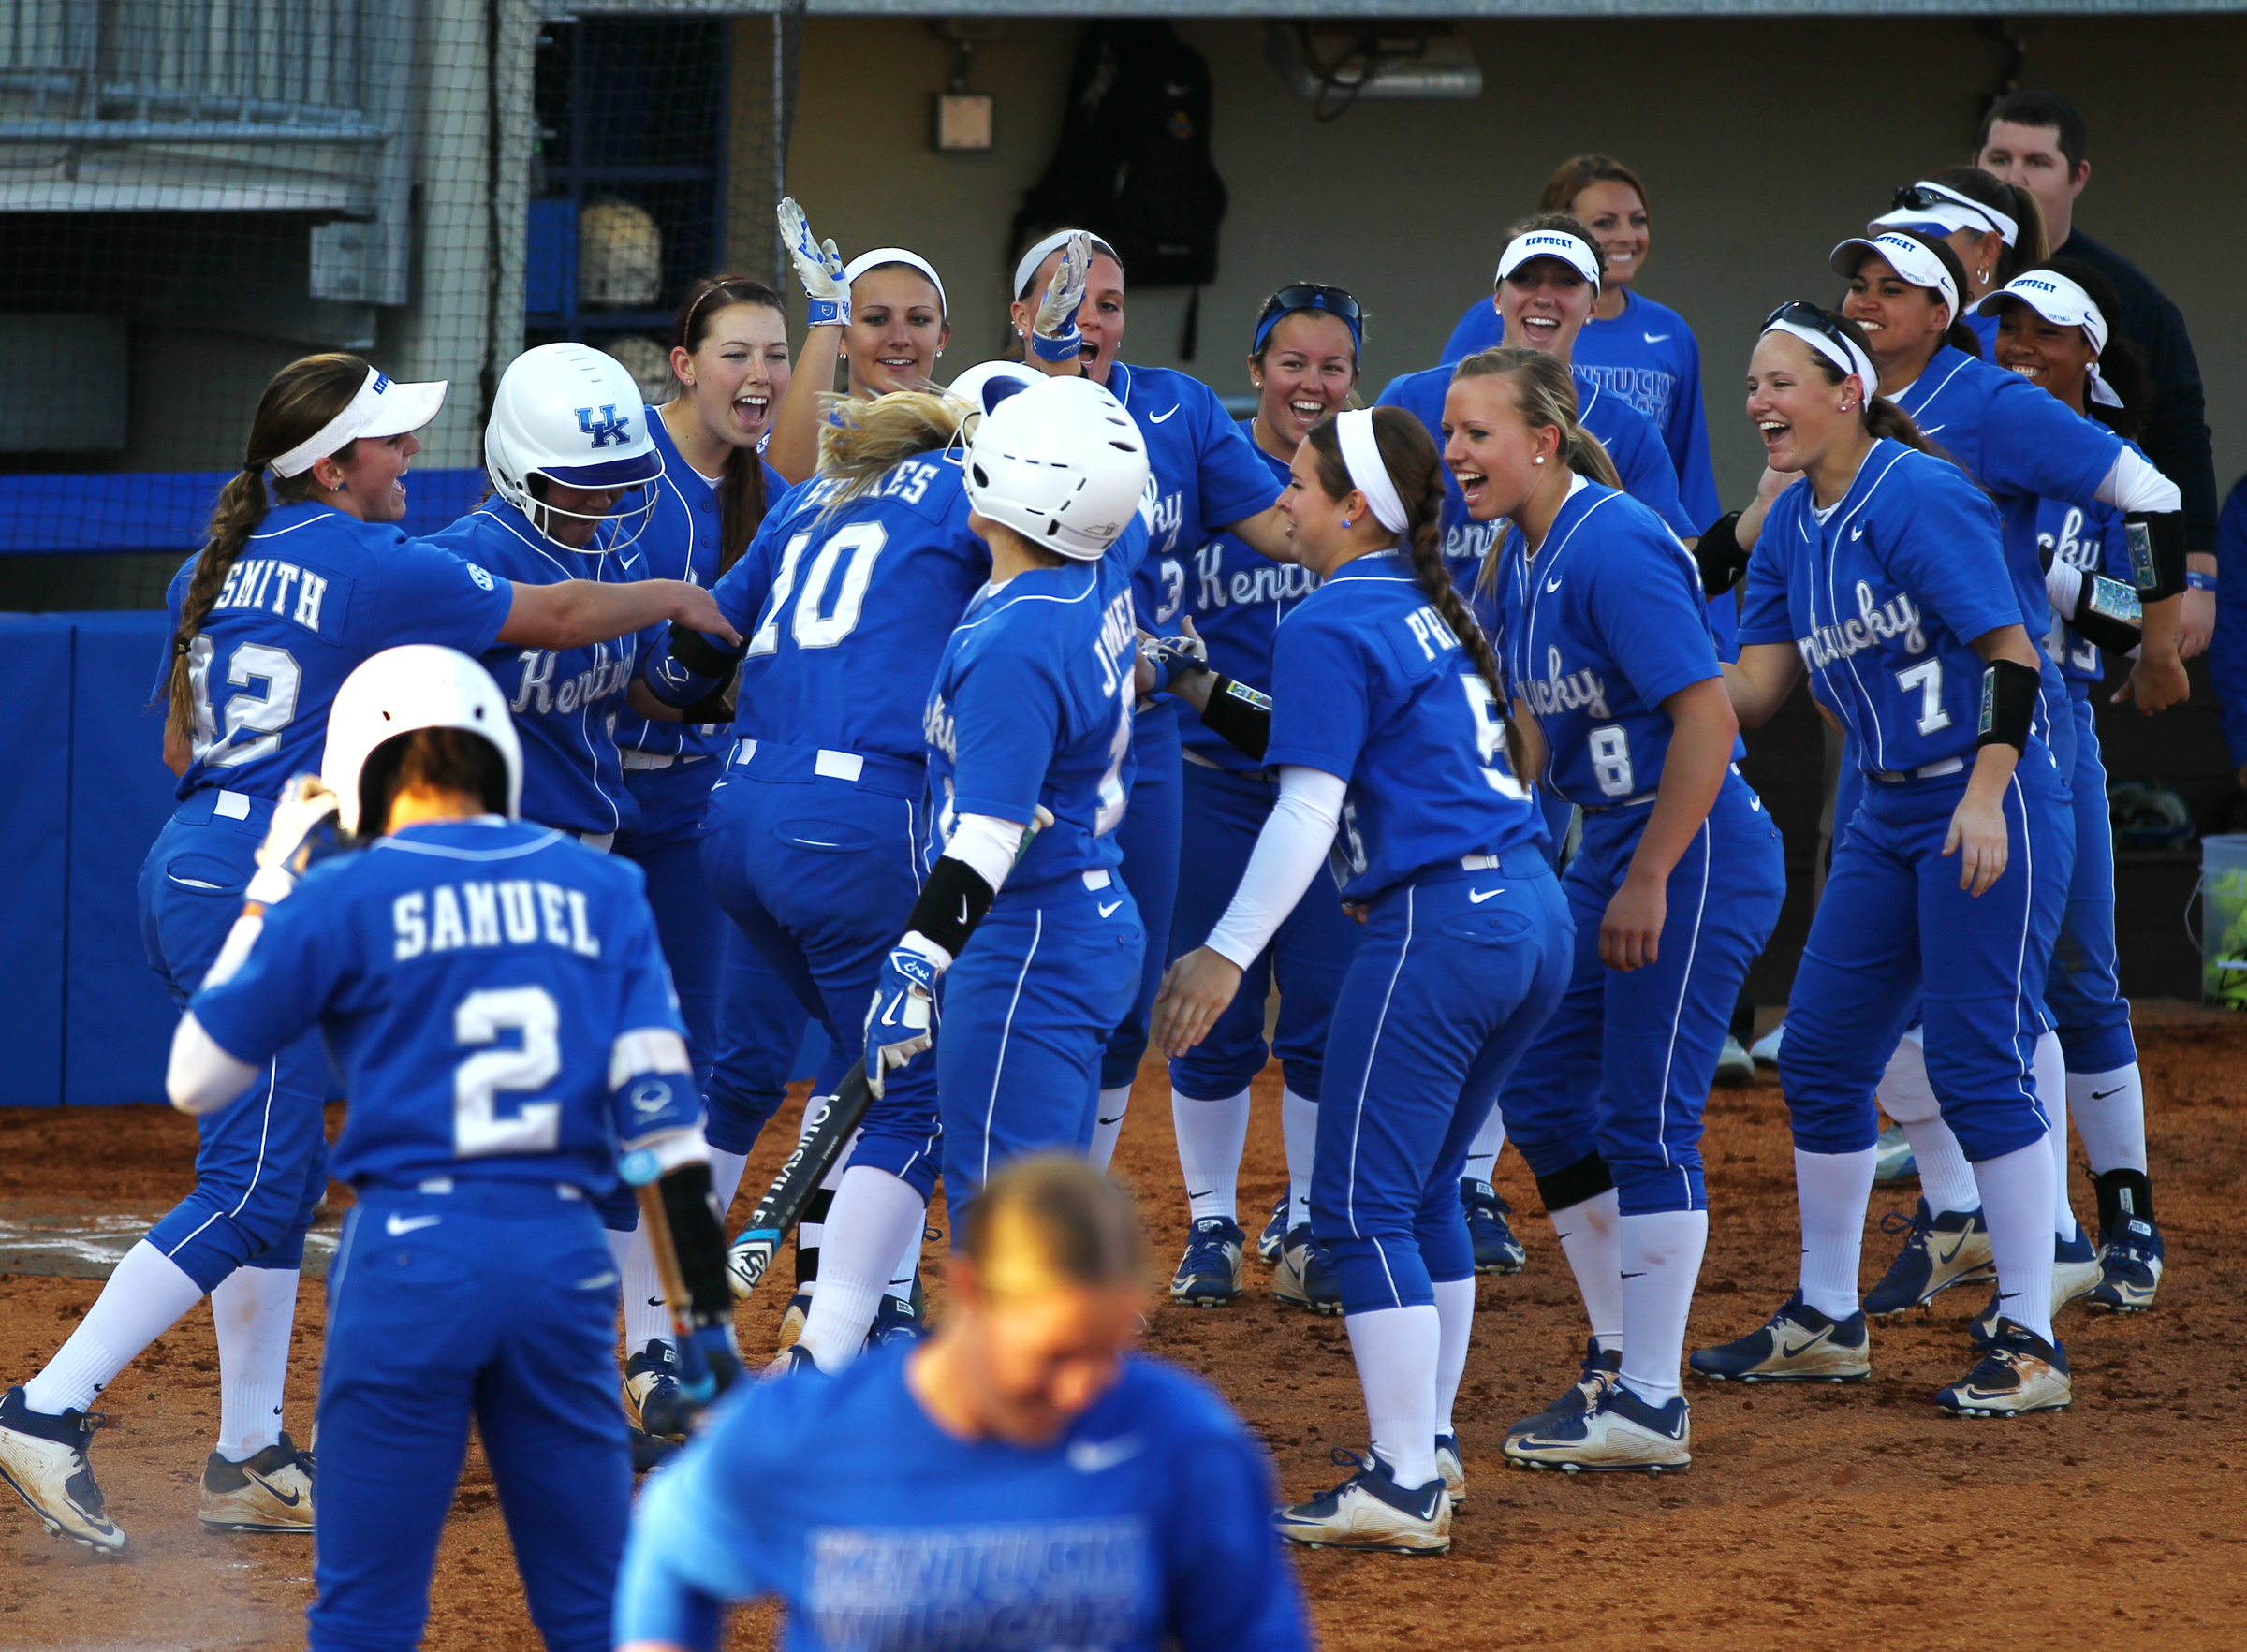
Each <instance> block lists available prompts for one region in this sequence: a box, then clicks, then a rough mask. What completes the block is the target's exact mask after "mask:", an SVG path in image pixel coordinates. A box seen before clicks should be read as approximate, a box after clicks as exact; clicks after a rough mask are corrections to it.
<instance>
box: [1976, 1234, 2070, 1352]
mask: <svg viewBox="0 0 2247 1652" xmlns="http://www.w3.org/2000/svg"><path fill="white" fill-rule="evenodd" d="M2100 1278H2101V1263H2100V1259H2099V1253H2098V1251H2097V1250H2094V1249H2093V1247H2092V1243H2091V1236H2090V1235H2088V1234H2086V1233H2085V1232H2084V1231H2083V1224H2082V1223H2080V1222H2078V1223H2077V1224H2076V1236H2075V1237H2074V1238H2072V1239H2055V1240H2054V1241H2053V1243H2052V1312H2053V1313H2054V1314H2055V1315H2057V1314H2058V1313H2059V1311H2060V1310H2061V1309H2062V1308H2065V1307H2066V1306H2067V1305H2068V1304H2069V1303H2071V1302H2080V1301H2082V1300H2083V1298H2085V1297H2086V1296H2089V1295H2090V1294H2092V1293H2093V1291H2095V1290H2096V1289H2098V1286H2099V1281H2100ZM2003 1304H2004V1298H2003V1297H2002V1296H2001V1295H2000V1294H1999V1292H1998V1289H1997V1287H1995V1286H1992V1287H1990V1300H1989V1301H1988V1302H1986V1303H1984V1304H1983V1305H1982V1311H1981V1312H1979V1313H1977V1314H1975V1316H1974V1323H1972V1324H1971V1325H1969V1326H1967V1328H1966V1341H1967V1345H1968V1346H1969V1347H1971V1348H1972V1349H1973V1350H1974V1352H1976V1353H1987V1352H1989V1351H1990V1349H1991V1348H1992V1347H1993V1346H1995V1344H1996V1340H1997V1326H1998V1322H1999V1320H2000V1319H2001V1318H2002V1317H2003V1314H2004V1307H2003Z"/></svg>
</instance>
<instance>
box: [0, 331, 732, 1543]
mask: <svg viewBox="0 0 2247 1652" xmlns="http://www.w3.org/2000/svg"><path fill="white" fill-rule="evenodd" d="M444 396H445V386H444V385H443V384H426V385H404V384H398V383H395V382H394V381H392V380H391V379H390V378H389V376H388V375H387V374H384V373H380V372H378V371H376V370H375V369H374V368H373V367H371V366H369V365H368V364H367V363H366V362H365V361H363V360H361V359H360V358H358V357H356V356H345V355H324V356H311V357H307V358H304V359H302V360H301V361H297V362H293V363H291V364H290V365H289V366H287V367H285V368H283V369H282V370H281V371H280V372H279V373H276V374H275V375H274V376H273V378H272V382H271V383H270V384H268V385H267V386H266V387H265V392H264V394H263V395H262V396H261V397H260V398H259V400H258V403H257V416H256V417H255V418H254V419H253V421H252V423H251V426H250V432H249V439H248V443H247V452H246V454H245V457H244V459H243V462H242V470H241V472H240V473H239V474H238V475H236V476H234V477H233V479H231V480H230V481H228V484H227V486H226V488H225V489H224V490H222V491H221V493H220V495H219V501H218V507H217V509H216V510H215V511H214V512H213V516H212V520H211V537H210V542H209V544H208V545H207V546H206V547H205V548H203V549H202V550H201V551H199V552H198V553H197V555H195V556H194V557H192V558H190V559H189V560H188V562H187V563H186V564H185V565H184V567H182V569H181V570H180V572H179V574H178V576H177V577H174V578H173V580H172V582H171V588H170V590H169V592H167V597H166V600H167V602H168V603H169V607H170V610H171V617H172V621H173V626H172V640H171V642H170V645H169V648H168V649H167V651H166V657H165V661H164V665H163V669H162V671H161V673H160V674H159V676H158V677H157V680H156V690H155V692H156V694H157V696H159V697H162V698H165V699H167V700H168V701H169V720H168V722H167V724H166V728H165V760H166V761H167V762H168V763H169V764H170V766H171V767H172V768H173V769H174V771H175V772H177V773H178V774H179V775H180V777H181V778H180V785H179V798H180V801H179V805H178V807H177V808H176V809H175V810H174V811H173V813H172V818H171V820H170V821H169V823H167V825H166V826H165V827H164V829H163V831H162V832H161V833H159V834H158V836H157V838H156V841H155V843H154V846H153V847H152V848H151V849H150V851H149V855H148V859H147V861H146V862H145V863H144V864H143V865H142V867H141V870H140V927H141V935H142V938H143V940H144V941H145V942H146V943H147V945H148V955H149V962H150V964H151V966H152V967H154V970H155V971H156V973H157V975H158V976H159V977H160V978H161V979H162V980H163V982H164V984H165V987H166V988H167V989H168V990H169V992H170V993H171V995H172V997H173V998H174V1000H175V1001H178V1002H180V1003H182V1004H184V1003H185V1002H186V1001H187V999H188V997H189V995H190V994H192V993H193V992H194V990H195V989H196V987H198V985H199V984H200V983H201V981H202V979H203V974H204V972H205V971H206V970H208V969H209V968H210V967H211V964H212V961H213V959H214V958H216V957H217V956H218V952H219V947H220V944H221V943H222V942H223V941H224V939H225V937H226V934H227V929H228V925H229V924H231V923H232V921H233V919H234V916H235V914H237V913H238V912H239V911H240V910H241V905H242V890H243V888H244V886H245V885H246V884H248V882H249V879H250V873H251V870H252V858H253V855H255V853H256V851H257V845H258V843H259V842H260V841H262V840H263V838H264V836H265V833H266V829H267V827H268V826H269V825H270V823H271V820H272V811H273V804H274V799H275V798H277V797H279V796H280V793H281V788H282V784H283V782H284V781H285V780H286V778H287V777H288V776H289V775H291V774H293V773H295V772H297V771H299V770H301V769H304V768H310V767H312V759H313V757H314V756H315V754H316V753H317V751H318V749H319V743H320V741H321V740H322V739H323V738H325V736H326V732H327V724H328V709H329V705H330V701H332V700H333V699H334V697H335V694H336V690H337V687H338V685H339V684H341V683H342V681H343V680H344V679H345V677H346V676H347V675H348V674H349V673H350V671H351V670H352V669H353V667H355V666H356V665H359V664H360V661H362V660H364V659H366V658H367V657H368V656H369V655H371V654H374V653H375V652H378V651H381V650H383V649H386V648H389V647H392V646H394V645H395V644H398V643H401V642H406V641H413V640H426V639H434V640H437V641H440V642H443V643H446V644H448V645H454V646H458V647H459V648H460V649H462V650H463V651H483V650H485V649H488V648H490V647H491V646H492V644H493V642H494V641H495V640H498V641H504V642H507V643H509V644H517V645H521V646H524V647H535V648H551V647H558V646H565V645H568V644H572V643H576V642H579V641H589V640H590V639H592V638H594V637H612V636H620V635H624V634H627V633H629V632H632V631H635V630H637V629H639V627H641V626H644V625H648V624H651V623H654V621H658V620H661V619H665V618H667V617H676V618H680V619H700V620H704V621H714V620H715V619H716V608H715V606H714V605H713V604H712V603H711V601H710V595H709V592H702V591H696V590H693V589H692V588H691V587H687V586H683V585H677V584H672V583H670V582H668V581H654V582H649V583H643V584H639V585H633V586H614V587H610V586H594V585H589V584H586V583H583V582H573V583H571V584H568V585H564V586H551V587H544V588H539V587H533V586H529V585H515V584H510V583H508V582H507V580H505V579H504V578H497V577H493V576H492V574H490V573H488V572H486V571H485V570H484V569H483V568H481V567H479V566H476V565H473V564H470V563H463V562H461V561H460V560H459V559H458V558H456V557H452V556H448V555H446V554H444V553H443V552H441V551H438V550H435V549H433V548H430V547H428V546H426V545H424V544H421V543H419V542H416V541H411V540H407V539H406V538H404V535H403V534H401V533H400V532H399V530H398V529H397V528H396V527H395V526H394V525H393V524H395V523H396V522H397V520H398V519H399V518H400V517H402V516H403V515H404V512H405V481H404V478H405V475H406V473H407V467H408V465H409V464H410V462H411V461H412V459H413V456H414V455H415V454H416V453H417V452H419V449H420V444H419V442H418V441H417V440H415V438H414V436H413V434H412V432H413V431H416V430H418V429H419V428H420V427H421V426H422V425H424V424H426V423H428V422H429V420H430V419H431V418H432V417H434V416H435V415H436V412H437V410H438V408H439V406H440V405H441V404H442V403H443V401H444ZM269 476H270V477H271V478H272V480H271V482H270V484H269V482H268V480H267V478H268V477H269ZM269 486H270V490H271V491H270V492H269V491H268V490H269ZM327 1093H328V1060H327V1057H326V1055H325V1054H324V1052H323V1051H322V1050H321V1048H320V1046H319V1043H318V1041H317V1039H316V1038H314V1037H312V1036H310V1035H309V1034H308V1035H306V1036H305V1037H303V1038H301V1039H298V1040H296V1041H295V1042H294V1043H291V1044H290V1045H287V1046H286V1048H284V1049H282V1050H280V1051H278V1052H277V1053H276V1054H275V1055H274V1056H273V1057H272V1060H270V1061H269V1062H268V1063H267V1065H266V1068H265V1072H264V1075H263V1077H262V1079H261V1080H260V1081H259V1088H258V1089H257V1090H256V1092H255V1094H253V1095H251V1096H250V1097H248V1098H247V1099H246V1100H245V1101H244V1103H243V1104H242V1105H241V1106H238V1107H233V1108H229V1109H228V1110H227V1111H226V1112H224V1113H221V1114H218V1115H215V1116H213V1117H211V1118H205V1119H202V1120H200V1121H199V1122H198V1127H197V1129H198V1148H197V1151H196V1191H194V1192H193V1193H191V1194H189V1195H188V1196H187V1198H186V1199H185V1200H184V1201H183V1202H182V1203H181V1204H180V1206H178V1208H176V1209H175V1210H173V1211H172V1212H171V1214H170V1215H169V1216H167V1217H165V1218H164V1220H163V1221H159V1222H158V1223H157V1224H156V1225H155V1227H154V1229H152V1230H151V1231H150V1233H149V1235H148V1236H147V1238H146V1239H144V1240H143V1241H142V1242H140V1244H138V1245H136V1246H134V1247H133V1249H132V1250H130V1251H129V1252H127V1254H126V1256H125V1260H124V1261H123V1262H121V1263H120V1264H119V1265H118V1266H117V1269H116V1271H115V1273H113V1274H112V1275H111V1276H110V1281H109V1283H108V1284H107V1285H105V1286H104V1287H103V1289H102V1293H101V1295H100V1297H99V1298H98V1299H97V1300H96V1301H95V1305H94V1307H93V1308H90V1309H89V1310H88V1311H87V1313H86V1317H85V1318H84V1319H83V1320H82V1321H81V1322H80V1323H79V1326H78V1328H77V1330H75V1331H74V1332H73V1333H72V1334H71V1336H70V1338H69V1339H68V1340H67V1341H66V1342H65V1343H64V1345H63V1347H62V1349H61V1351H60V1352H58V1353H57V1354H56V1355H55V1357H54V1358H53V1359H52V1360H51V1361H50V1362H49V1363H48V1365H47V1366H46V1367H45V1368H44V1369H43V1370H41V1371H40V1372H39V1374H38V1375H37V1376H36V1377H34V1378H32V1379H31V1380H30V1381H29V1382H26V1383H25V1384H23V1386H22V1387H21V1388H19V1389H13V1390H10V1391H9V1392H8V1394H7V1396H5V1398H0V1475H5V1476H6V1478H7V1481H8V1484H11V1485H13V1486H14V1487H15V1488H16V1490H17V1492H18V1493H19V1494H21V1495H22V1498H23V1499H24V1501H25V1502H27V1503H28V1504H30V1506H31V1508H32V1511H33V1513H36V1514H37V1516H38V1518H39V1520H40V1522H41V1523H42V1524H43V1525H45V1526H46V1527H47V1528H48V1529H49V1530H50V1531H51V1532H54V1533H56V1534H57V1535H60V1536H63V1537H66V1538H67V1539H69V1540H70V1541H72V1542H77V1543H79V1544H81V1545H82V1546H84V1547H86V1548H88V1549H91V1550H93V1551H94V1552H95V1553H97V1554H115V1553H118V1552H120V1551H122V1550H123V1549H124V1548H125V1533H124V1532H123V1531H122V1530H121V1529H120V1528H118V1526H117V1524H116V1523H115V1522H114V1521H113V1520H111V1519H110V1517H109V1515H108V1513H106V1511H105V1507H104V1504H103V1499H102V1496H101V1491H100V1488H99V1486H98V1485H97V1484H95V1480H94V1476H93V1472H92V1470H91V1469H90V1468H89V1466H88V1463H87V1457H86V1451H87V1445H88V1442H89V1440H91V1438H92V1435H93V1430H94V1426H95V1425H94V1422H93V1420H92V1419H90V1418H89V1417H88V1416H87V1414H86V1408H87V1407H88V1406H90V1405H91V1404H92V1403H93V1400H94V1396H95V1395H96V1394H98V1393H100V1392H101V1390H102V1389H104V1388H106V1387H107V1386H108V1385H109V1384H110V1382H111V1381H112V1380H113V1379H114V1378H115V1377H116V1375H117V1373H118V1372H119V1371H121V1370H123V1369H124V1368H125V1366H126V1365H128V1364H130V1363H131V1361H132V1360H133V1358H134V1357H135V1356H136V1355H138V1354H139V1353H140V1350H141V1349H143V1348H145V1347H146V1346H147V1345H148V1344H149V1343H150V1342H151V1341H153V1340H154V1339H155V1338H157V1337H159V1336H161V1335H163V1333H164V1332H165V1331H167V1330H169V1328H170V1327H171V1325H172V1324H173V1323H174V1322H175V1321H177V1320H178V1319H179V1317H180V1316H181V1315H182V1314H184V1313H185V1312H186V1311H187V1309H189V1308H192V1307H194V1306H195V1304H196V1302H197V1301H198V1299H199V1298H200V1297H202V1296H203V1295H204V1294H206V1293H209V1294H211V1295H212V1296H213V1319H214V1321H215V1323H216V1325H217V1329H218V1339H219V1360H220V1370H221V1401H220V1420H219V1440H218V1449H217V1451H215V1452H214V1453H213V1454H212V1456H211V1458H210V1460H209V1462H208V1463H207V1465H206V1467H205V1469H204V1475H203V1502H202V1519H203V1523H204V1524H205V1525H206V1526H207V1527H209V1528H212V1529H213V1530H219V1531H302V1530H305V1529H308V1528H309V1527H310V1525H311V1522H312V1482H311V1476H310V1473H309V1463H308V1460H307V1459H305V1458H304V1457H303V1456H302V1455H301V1454H300V1453H299V1452H298V1451H297V1449H296V1447H295V1446H294V1444H293V1443H291V1442H290V1440H288V1438H287V1437H286V1434H284V1433H283V1432H282V1430H281V1404H282V1390H283V1386H284V1383H285V1381H286V1375H287V1366H288V1343H289V1327H290V1324H291V1322H292V1321H293V1319H294V1317H295V1312H296V1293H297V1278H298V1265H299V1263H300V1260H301V1256H302V1253H303V1243H304V1232H305V1229H306V1227H307V1226H308V1225H309V1223H310V1221H311V1216H312V1209H313V1206H315V1205H316V1203H317V1202H318V1200H319V1197H320V1195H321V1193H322V1192H323V1191H326V1188H327V1183H328V1170H327V1142H326V1139H325V1137H324V1136H323V1134H322V1130H321V1125H322V1119H321V1111H320V1104H321V1103H322V1101H323V1100H324V1099H325V1097H326V1096H327Z"/></svg>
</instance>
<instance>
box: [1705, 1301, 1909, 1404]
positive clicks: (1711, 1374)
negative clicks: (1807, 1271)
mask: <svg viewBox="0 0 2247 1652" xmlns="http://www.w3.org/2000/svg"><path fill="white" fill-rule="evenodd" d="M1686 1363H1687V1364H1688V1365H1690V1366H1691V1367H1693V1369H1694V1370H1695V1371H1696V1373H1697V1374H1699V1375H1700V1376H1703V1377H1707V1378H1709V1379H1711V1381H1712V1382H1863V1381H1864V1380H1865V1379H1866V1378H1867V1377H1870V1376H1871V1375H1872V1333H1871V1331H1870V1329H1869V1328H1868V1327H1867V1325H1866V1323H1865V1315H1864V1311H1863V1309H1861V1308H1860V1309H1858V1311H1857V1312H1856V1313H1853V1314H1851V1315H1850V1316H1849V1317H1848V1318H1847V1319H1845V1320H1830V1319H1828V1318H1827V1317H1826V1316H1825V1315H1824V1314H1822V1313H1820V1312H1819V1311H1818V1310H1817V1309H1816V1308H1813V1307H1811V1306H1810V1304H1809V1303H1807V1302H1805V1301H1803V1300H1802V1294H1801V1293H1800V1292H1799V1291H1798V1292H1796V1293H1795V1294H1794V1295H1792V1296H1789V1297H1788V1298H1787V1299H1786V1300H1785V1302H1784V1303H1782V1304H1781V1305H1780V1308H1779V1311H1778V1312H1777V1313H1775V1314H1773V1315H1771V1317H1770V1321H1769V1322H1768V1323H1765V1325H1764V1326H1763V1328H1762V1329H1761V1330H1759V1331H1750V1332H1749V1333H1748V1334H1747V1335H1746V1336H1745V1337H1742V1338H1740V1339H1739V1340H1737V1341H1734V1342H1726V1343H1723V1344H1721V1345H1720V1346H1718V1347H1715V1348H1696V1349H1695V1350H1694V1351H1693V1357H1692V1358H1691V1359H1690V1360H1688V1361H1687V1362H1686Z"/></svg>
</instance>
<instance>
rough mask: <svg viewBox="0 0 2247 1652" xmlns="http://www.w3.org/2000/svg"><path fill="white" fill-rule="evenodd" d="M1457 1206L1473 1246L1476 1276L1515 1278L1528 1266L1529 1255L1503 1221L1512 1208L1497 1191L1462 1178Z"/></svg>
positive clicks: (1484, 1182) (1509, 1214)
mask: <svg viewBox="0 0 2247 1652" xmlns="http://www.w3.org/2000/svg"><path fill="white" fill-rule="evenodd" d="M1459 1202H1460V1204H1461V1206H1463V1207H1464V1208H1465V1210H1466V1213H1467V1237H1468V1238H1470V1239H1472V1240H1474V1242H1475V1271H1476V1273H1478V1274H1518V1273H1520V1271H1521V1270H1522V1268H1524V1267H1525V1266H1527V1265H1528V1264H1529V1252H1528V1251H1526V1250H1523V1249H1522V1248H1521V1241H1520V1240H1519V1239H1517V1238H1515V1237H1514V1230H1513V1229H1512V1228H1510V1227H1508V1226H1507V1225H1506V1221H1505V1219H1506V1218H1507V1217H1509V1216H1511V1215H1513V1213H1514V1207H1513V1206H1511V1205H1508V1204H1507V1203H1506V1202H1505V1200H1504V1199H1501V1198H1500V1197H1499V1196H1498V1190H1497V1189H1496V1188H1494V1187H1492V1186H1491V1184H1490V1183H1489V1182H1487V1181H1476V1179H1475V1178H1474V1177H1471V1176H1462V1177H1460V1178H1459Z"/></svg>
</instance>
